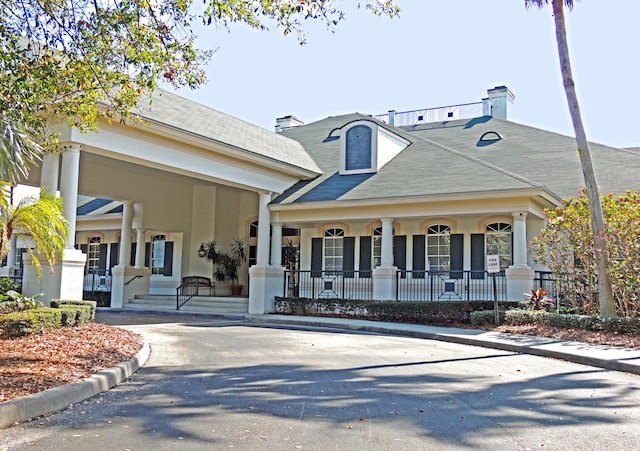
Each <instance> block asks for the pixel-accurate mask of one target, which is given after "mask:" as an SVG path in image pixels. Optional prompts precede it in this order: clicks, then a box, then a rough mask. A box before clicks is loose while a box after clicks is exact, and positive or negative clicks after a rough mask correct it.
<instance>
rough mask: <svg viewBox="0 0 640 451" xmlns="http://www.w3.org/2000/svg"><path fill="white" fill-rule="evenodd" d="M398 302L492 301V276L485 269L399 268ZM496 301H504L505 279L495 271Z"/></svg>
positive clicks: (505, 292) (505, 295)
mask: <svg viewBox="0 0 640 451" xmlns="http://www.w3.org/2000/svg"><path fill="white" fill-rule="evenodd" d="M397 281H398V283H397V292H396V299H397V300H399V301H447V300H459V301H483V300H487V301H490V300H494V291H493V275H492V274H489V273H488V272H486V271H398V274H397ZM495 295H496V296H497V299H498V300H499V301H506V300H507V278H506V277H505V275H504V271H501V272H500V273H498V274H496V293H495Z"/></svg>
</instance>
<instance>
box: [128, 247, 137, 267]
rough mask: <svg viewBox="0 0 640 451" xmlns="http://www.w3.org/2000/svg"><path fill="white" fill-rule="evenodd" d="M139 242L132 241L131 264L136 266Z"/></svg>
mask: <svg viewBox="0 0 640 451" xmlns="http://www.w3.org/2000/svg"><path fill="white" fill-rule="evenodd" d="M137 247H138V246H137V244H136V243H131V256H130V257H129V265H130V266H135V265H136V248H137Z"/></svg>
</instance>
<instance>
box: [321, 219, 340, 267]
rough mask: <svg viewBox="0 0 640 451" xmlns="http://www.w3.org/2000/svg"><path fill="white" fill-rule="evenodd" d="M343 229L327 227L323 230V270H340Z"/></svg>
mask: <svg viewBox="0 0 640 451" xmlns="http://www.w3.org/2000/svg"><path fill="white" fill-rule="evenodd" d="M343 238H344V230H343V229H327V230H325V232H324V246H323V250H324V252H323V268H324V270H325V271H342V263H343V244H344V243H343Z"/></svg>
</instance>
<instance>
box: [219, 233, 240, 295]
mask: <svg viewBox="0 0 640 451" xmlns="http://www.w3.org/2000/svg"><path fill="white" fill-rule="evenodd" d="M246 260H247V254H246V247H245V243H244V239H242V238H236V239H235V240H233V241H232V242H231V249H230V250H229V251H223V252H217V258H216V269H215V271H214V278H215V279H216V280H218V281H221V282H222V281H224V280H229V281H230V282H231V295H232V296H240V295H241V294H242V288H243V285H241V284H240V281H239V273H238V270H239V268H240V267H241V266H242V265H244V262H245V261H246Z"/></svg>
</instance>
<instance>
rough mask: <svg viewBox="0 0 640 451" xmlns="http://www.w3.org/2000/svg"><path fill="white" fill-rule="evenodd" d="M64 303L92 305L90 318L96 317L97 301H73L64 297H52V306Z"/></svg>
mask: <svg viewBox="0 0 640 451" xmlns="http://www.w3.org/2000/svg"><path fill="white" fill-rule="evenodd" d="M63 305H66V306H69V305H80V306H86V307H90V317H89V320H91V321H93V320H95V319H96V305H97V304H96V301H71V300H63V299H52V300H51V307H53V308H59V307H61V306H63Z"/></svg>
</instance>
